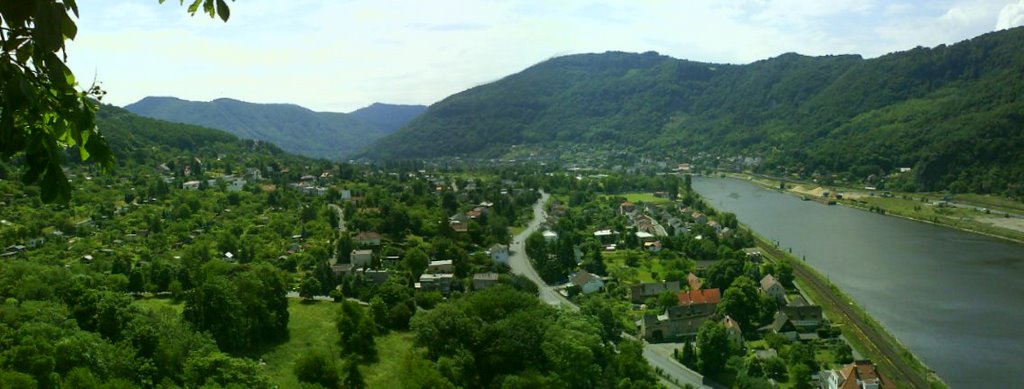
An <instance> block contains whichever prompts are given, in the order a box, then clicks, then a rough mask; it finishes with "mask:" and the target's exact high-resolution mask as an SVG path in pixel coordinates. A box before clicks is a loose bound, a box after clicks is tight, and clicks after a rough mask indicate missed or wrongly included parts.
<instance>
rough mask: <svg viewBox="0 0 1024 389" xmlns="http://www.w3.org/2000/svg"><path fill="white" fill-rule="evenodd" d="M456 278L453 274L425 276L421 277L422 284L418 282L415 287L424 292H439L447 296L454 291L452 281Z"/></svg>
mask: <svg viewBox="0 0 1024 389" xmlns="http://www.w3.org/2000/svg"><path fill="white" fill-rule="evenodd" d="M454 277H455V275H454V274H451V273H441V274H423V275H421V276H420V282H417V283H416V285H415V287H416V289H418V290H421V291H424V292H430V291H438V292H441V294H445V295H447V294H448V293H449V292H451V290H452V289H451V288H452V279H453V278H454Z"/></svg>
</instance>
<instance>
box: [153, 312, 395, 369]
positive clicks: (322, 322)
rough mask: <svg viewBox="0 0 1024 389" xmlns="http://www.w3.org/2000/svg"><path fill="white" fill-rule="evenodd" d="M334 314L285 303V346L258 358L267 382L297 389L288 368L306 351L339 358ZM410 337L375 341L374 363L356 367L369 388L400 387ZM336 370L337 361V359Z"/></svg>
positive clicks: (277, 347)
mask: <svg viewBox="0 0 1024 389" xmlns="http://www.w3.org/2000/svg"><path fill="white" fill-rule="evenodd" d="M135 305H136V306H138V307H140V308H142V309H153V310H158V309H163V308H171V309H174V310H175V311H177V312H181V311H182V309H184V307H185V305H184V304H183V303H180V302H178V303H176V302H174V300H171V299H162V298H145V299H139V300H135ZM337 313H338V305H337V304H334V303H331V302H326V301H318V302H315V303H312V304H309V303H303V302H301V301H300V300H298V299H288V314H289V315H290V316H289V319H288V332H289V335H290V337H289V339H288V341H287V342H284V343H281V344H279V345H277V346H274V347H272V348H270V349H268V350H267V351H265V352H264V353H263V355H262V358H263V361H264V362H265V363H266V365H265V366H264V368H265V369H266V373H267V375H268V376H270V379H271V381H272V382H273V383H274V384H275V385H277V386H279V387H281V388H297V387H298V386H299V382H298V380H296V379H295V374H294V373H293V372H292V368H293V366H294V364H295V361H296V360H298V359H299V357H300V356H302V355H303V354H305V353H306V352H307V351H309V350H313V349H322V350H327V352H328V353H329V354H330V355H340V353H341V349H340V348H339V347H338V330H337V328H336V327H335V325H334V318H335V316H336V315H337ZM412 343H413V334H412V333H411V332H394V331H392V332H391V333H389V334H387V335H384V336H378V337H377V354H378V356H379V359H378V361H377V362H375V363H373V364H370V365H365V366H362V367H360V370H361V371H362V372H363V378H364V379H365V381H366V385H367V387H369V388H397V387H401V383H400V382H399V380H398V379H399V377H401V374H402V371H401V369H402V367H401V366H402V359H403V358H404V357H405V355H406V353H408V351H409V350H411V349H412V347H413V346H412ZM338 362H339V368H340V367H341V365H340V362H341V358H340V357H339V359H338Z"/></svg>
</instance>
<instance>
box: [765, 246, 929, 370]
mask: <svg viewBox="0 0 1024 389" xmlns="http://www.w3.org/2000/svg"><path fill="white" fill-rule="evenodd" d="M757 245H758V247H759V248H760V249H761V250H763V251H764V252H765V253H767V254H768V255H769V256H771V257H772V258H775V259H776V260H786V259H785V258H786V257H785V253H783V252H782V251H781V250H779V249H778V248H776V247H774V246H772V245H770V244H768V243H767V242H763V241H758V242H757ZM792 268H793V273H794V274H795V275H796V278H797V279H800V280H802V281H804V282H805V283H806V284H807V286H808V287H809V288H811V289H813V290H814V291H815V292H816V293H817V294H818V295H819V296H821V298H822V299H824V300H825V301H817V303H818V304H822V305H825V304H827V305H830V306H831V307H832V308H833V309H834V310H835V311H838V312H839V313H840V315H841V316H842V320H843V321H844V322H846V323H849V324H850V325H851V326H852V327H853V330H854V331H858V332H860V333H861V334H863V335H864V337H865V338H867V340H868V342H869V343H868V344H867V345H866V346H867V347H870V348H873V349H874V350H865V351H873V352H869V353H867V354H875V355H881V356H882V358H883V359H882V360H880V361H879V360H872V362H874V363H876V364H878V365H879V366H881V367H882V369H883V370H885V371H886V372H888V373H889V374H891V375H892V377H891V378H892V380H893V381H894V382H898V383H904V384H907V385H908V386H910V387H913V388H927V387H929V385H928V380H927V379H926V378H925V377H922V376H921V374H920V373H918V372H917V370H915V369H914V368H912V367H910V366H907V365H906V364H905V363H904V362H903V360H902V358H901V357H900V352H899V351H898V349H897V348H896V347H895V346H893V344H892V342H890V341H889V338H888V337H886V336H884V335H883V334H882V333H880V332H879V331H878V330H877V329H876V328H875V327H874V326H872V325H869V324H868V323H866V322H865V321H864V320H863V319H862V318H861V316H860V315H859V313H858V312H856V311H855V310H854V309H853V308H850V306H849V305H848V304H847V303H846V302H844V301H843V300H841V299H839V297H838V296H836V295H835V293H834V292H832V289H831V288H830V287H829V285H828V284H827V283H825V282H824V281H822V280H821V278H820V277H818V276H817V275H816V274H813V273H812V272H811V271H810V270H808V269H807V268H805V267H804V266H803V265H802V264H794V265H793V266H792Z"/></svg>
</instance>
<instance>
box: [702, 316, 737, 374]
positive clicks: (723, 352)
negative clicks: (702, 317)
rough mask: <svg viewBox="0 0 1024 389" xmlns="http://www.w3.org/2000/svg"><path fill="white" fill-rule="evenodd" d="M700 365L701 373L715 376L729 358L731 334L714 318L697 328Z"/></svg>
mask: <svg viewBox="0 0 1024 389" xmlns="http://www.w3.org/2000/svg"><path fill="white" fill-rule="evenodd" d="M697 349H698V350H699V353H698V363H697V364H698V365H699V367H700V371H701V373H704V374H705V375H710V376H715V375H717V374H718V373H720V372H722V369H724V368H725V362H726V361H727V360H728V359H729V336H728V335H727V334H726V333H725V328H724V327H722V326H721V325H719V324H718V322H716V321H714V320H707V321H705V322H704V324H702V325H701V326H700V329H698V330H697Z"/></svg>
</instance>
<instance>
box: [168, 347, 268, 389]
mask: <svg viewBox="0 0 1024 389" xmlns="http://www.w3.org/2000/svg"><path fill="white" fill-rule="evenodd" d="M185 383H186V385H187V386H189V387H196V388H198V387H205V386H207V385H209V386H214V385H216V386H221V387H243V388H268V387H270V382H269V379H268V378H267V377H266V376H265V375H263V368H262V367H260V366H259V365H258V364H257V363H256V362H255V361H252V360H249V359H243V358H232V357H231V356H228V355H227V354H224V353H220V352H214V353H210V354H209V355H203V356H194V357H191V358H189V359H188V362H186V363H185Z"/></svg>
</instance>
